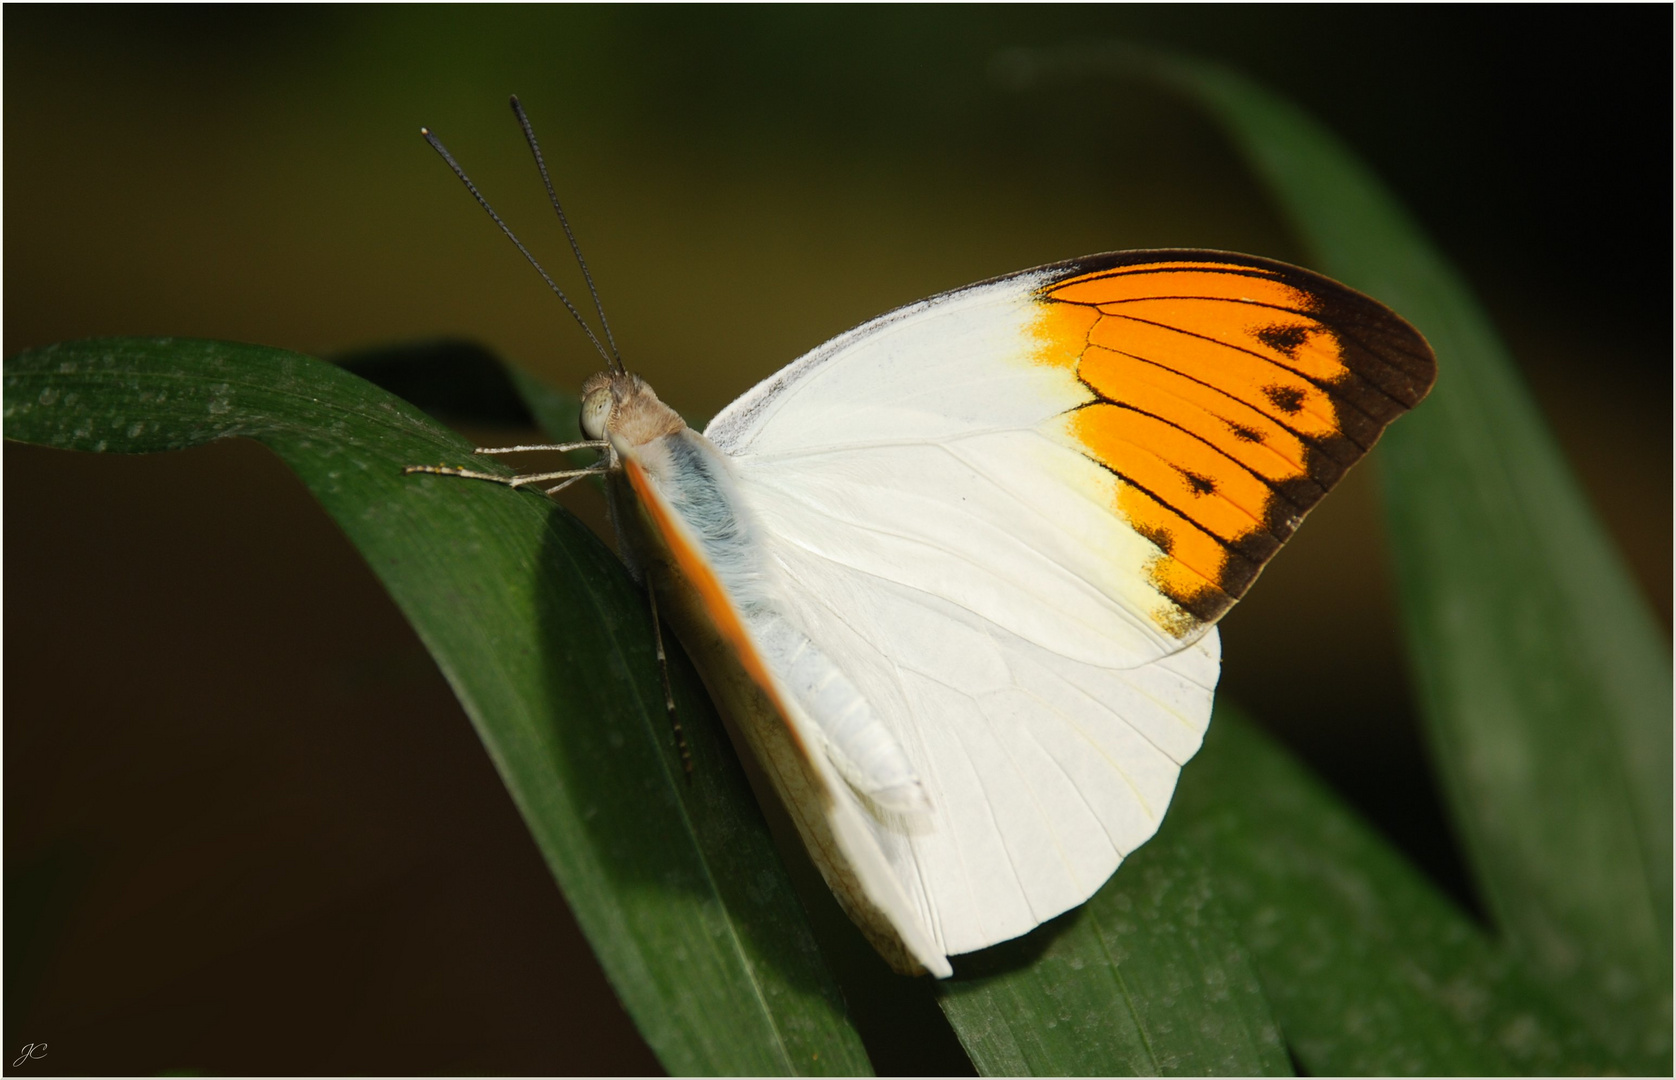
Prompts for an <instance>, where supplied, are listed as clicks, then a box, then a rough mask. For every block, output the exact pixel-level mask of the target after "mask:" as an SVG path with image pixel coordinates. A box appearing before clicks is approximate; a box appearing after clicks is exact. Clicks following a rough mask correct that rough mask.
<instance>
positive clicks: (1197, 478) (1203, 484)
mask: <svg viewBox="0 0 1676 1080" xmlns="http://www.w3.org/2000/svg"><path fill="white" fill-rule="evenodd" d="M1177 471H1178V472H1180V473H1181V476H1182V479H1184V480H1186V481H1187V486H1188V487H1189V488H1191V489H1193V494H1195V495H1213V494H1215V493H1216V481H1215V480H1212V479H1211V478H1210V477H1208V476H1203V475H1200V474H1199V473H1196V472H1194V471H1193V470H1192V469H1178V470H1177Z"/></svg>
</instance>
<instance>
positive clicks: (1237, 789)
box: [1119, 702, 1606, 1076]
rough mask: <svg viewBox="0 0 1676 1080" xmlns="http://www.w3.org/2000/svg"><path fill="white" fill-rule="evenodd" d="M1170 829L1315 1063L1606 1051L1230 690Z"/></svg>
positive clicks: (1318, 1069) (1535, 1066)
mask: <svg viewBox="0 0 1676 1080" xmlns="http://www.w3.org/2000/svg"><path fill="white" fill-rule="evenodd" d="M1155 842H1160V843H1161V842H1169V843H1178V844H1183V845H1190V846H1191V847H1192V848H1193V849H1194V850H1196V851H1198V852H1200V853H1201V854H1202V857H1203V858H1204V859H1205V861H1206V863H1207V864H1208V865H1209V866H1210V868H1211V873H1212V877H1213V880H1214V883H1215V895H1216V898H1217V900H1218V901H1219V902H1220V904H1221V905H1222V906H1223V907H1224V908H1225V909H1226V910H1227V911H1228V912H1229V913H1230V914H1231V915H1232V917H1233V920H1234V922H1235V924H1236V925H1237V926H1238V928H1239V932H1240V935H1241V938H1242V939H1243V941H1244V943H1245V945H1246V947H1247V948H1249V949H1250V950H1251V952H1252V954H1253V955H1254V956H1255V957H1256V961H1257V968H1258V971H1259V973H1260V975H1261V977H1262V983H1263V989H1264V990H1265V991H1266V993H1267V995H1268V1001H1269V1004H1270V1006H1271V1007H1272V1008H1273V1009H1274V1013H1275V1017H1276V1019H1277V1020H1278V1022H1279V1024H1280V1028H1281V1030H1282V1031H1283V1032H1285V1035H1286V1041H1287V1043H1288V1045H1289V1046H1290V1047H1291V1049H1292V1052H1293V1054H1294V1055H1295V1056H1296V1057H1297V1059H1298V1061H1299V1062H1300V1063H1302V1064H1303V1065H1304V1066H1305V1067H1306V1068H1307V1069H1308V1070H1309V1072H1311V1073H1312V1074H1315V1075H1321V1076H1330V1075H1334V1074H1346V1075H1373V1076H1378V1075H1444V1076H1447V1075H1467V1076H1470V1075H1497V1074H1506V1073H1537V1074H1542V1073H1554V1074H1567V1073H1579V1072H1597V1071H1600V1069H1601V1068H1602V1066H1603V1064H1604V1063H1605V1060H1606V1054H1605V1052H1604V1049H1603V1048H1602V1047H1601V1046H1599V1045H1598V1044H1597V1043H1595V1042H1594V1041H1593V1040H1592V1039H1590V1038H1589V1037H1588V1036H1587V1035H1585V1034H1584V1033H1583V1031H1582V1030H1581V1028H1580V1027H1579V1025H1578V1024H1577V1023H1576V1021H1575V1020H1574V1019H1572V1018H1571V1017H1569V1016H1568V1015H1567V1014H1566V1013H1565V1012H1563V1011H1562V1010H1560V1009H1559V1008H1558V1007H1557V1006H1556V1005H1555V1004H1554V1003H1553V1002H1552V1000H1551V999H1550V998H1549V995H1548V994H1547V993H1546V992H1545V991H1544V990H1543V989H1542V986H1541V984H1540V983H1538V982H1536V981H1535V980H1534V979H1533V978H1532V977H1531V976H1530V974H1529V972H1528V971H1525V970H1524V969H1523V968H1522V967H1521V965H1519V964H1518V962H1517V961H1516V960H1515V959H1514V958H1513V957H1512V956H1511V955H1509V954H1508V953H1507V952H1506V951H1505V950H1503V949H1500V948H1497V947H1496V946H1495V944H1494V943H1493V942H1491V941H1490V940H1489V938H1488V937H1486V936H1485V934H1484V933H1483V931H1481V930H1480V929H1479V928H1478V927H1477V926H1476V925H1474V924H1473V922H1472V921H1471V920H1470V919H1468V918H1467V917H1466V916H1465V915H1463V914H1462V913H1461V912H1460V911H1459V910H1458V909H1457V908H1456V907H1455V906H1454V905H1453V904H1451V903H1450V902H1449V901H1448V900H1447V899H1445V898H1444V897H1443V896H1442V895H1440V894H1439V893H1438V892H1437V890H1436V888H1435V887H1433V886H1432V885H1431V883H1430V882H1428V881H1427V880H1426V879H1425V877H1424V876H1423V875H1421V874H1420V873H1419V872H1418V871H1417V870H1415V869H1414V868H1413V866H1412V865H1411V864H1409V863H1408V862H1407V861H1406V860H1405V859H1403V857H1402V856H1401V855H1399V854H1398V853H1397V852H1396V851H1395V850H1393V849H1392V848H1391V847H1390V845H1389V844H1387V843H1386V842H1385V841H1384V840H1383V839H1382V838H1381V837H1379V835H1378V834H1377V833H1375V832H1374V831H1373V830H1372V829H1371V828H1369V827H1368V825H1367V824H1365V823H1364V822H1363V821H1361V820H1360V819H1359V818H1358V817H1357V816H1356V815H1355V814H1354V813H1352V812H1351V811H1349V810H1348V809H1346V808H1345V806H1344V803H1343V802H1342V800H1340V799H1339V798H1338V797H1337V796H1336V795H1334V794H1333V793H1332V792H1330V791H1328V790H1327V789H1326V788H1325V787H1324V786H1323V785H1322V784H1321V783H1320V782H1319V781H1317V780H1316V779H1314V778H1313V777H1312V776H1311V775H1310V774H1309V772H1308V770H1306V769H1304V768H1303V767H1302V766H1300V765H1299V764H1297V762H1296V761H1294V760H1293V759H1292V758H1291V756H1290V755H1289V754H1287V753H1286V752H1285V751H1284V750H1282V749H1281V748H1280V747H1279V746H1278V745H1277V744H1275V743H1274V742H1273V740H1272V739H1270V738H1269V737H1268V736H1266V735H1263V734H1262V733H1261V732H1260V731H1259V730H1258V729H1256V728H1255V727H1253V726H1252V725H1250V724H1249V723H1247V722H1246V721H1245V719H1244V718H1243V717H1242V716H1241V715H1240V714H1239V713H1238V712H1237V710H1235V709H1233V708H1231V707H1229V706H1228V705H1227V704H1226V703H1225V702H1222V703H1219V704H1218V706H1217V710H1216V715H1215V718H1214V719H1213V720H1212V722H1211V726H1210V733H1209V735H1208V736H1207V737H1206V739H1205V746H1204V749H1203V750H1201V751H1200V752H1199V755H1198V757H1196V758H1194V759H1193V762H1192V764H1191V765H1190V766H1189V767H1188V768H1187V769H1186V770H1184V771H1183V773H1182V782H1181V785H1180V786H1179V788H1178V789H1177V791H1176V797H1175V800H1174V802H1173V803H1172V805H1171V807H1170V814H1169V818H1168V820H1166V821H1165V823H1164V830H1163V831H1161V832H1160V835H1159V839H1158V841H1155ZM1119 876H1121V874H1120V875H1119Z"/></svg>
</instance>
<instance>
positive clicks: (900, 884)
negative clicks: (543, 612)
mask: <svg viewBox="0 0 1676 1080" xmlns="http://www.w3.org/2000/svg"><path fill="white" fill-rule="evenodd" d="M514 111H515V112H517V113H518V115H519V119H520V121H521V122H522V123H523V124H524V127H525V134H526V136H528V138H529V140H530V143H531V146H532V148H534V147H535V141H534V136H533V133H531V131H530V129H529V126H528V121H527V120H526V119H525V118H524V117H523V114H522V111H521V110H520V109H519V108H518V106H517V103H516V99H514ZM427 137H428V138H429V137H430V136H429V135H428V134H427ZM433 145H434V146H436V147H437V148H438V149H439V151H441V152H442V153H443V155H444V157H445V158H446V157H447V153H446V151H442V150H441V146H440V143H435V142H434V140H433ZM536 154H537V159H538V162H539V160H540V155H539V150H536ZM448 161H449V163H450V164H451V165H452V164H453V160H452V158H448ZM454 168H455V171H456V172H457V173H458V174H459V176H460V178H461V179H462V180H465V175H464V173H463V172H460V171H459V169H458V166H454ZM543 175H544V177H545V167H544V166H543ZM466 183H467V185H468V187H469V186H470V181H469V180H466ZM549 188H551V185H550V184H549ZM472 190H473V193H474V194H476V190H475V188H473V189H472ZM479 201H480V202H482V199H481V196H479ZM483 205H484V207H485V209H488V206H487V203H486V202H484V203H483ZM554 205H555V208H557V206H558V203H557V199H556V198H555V199H554ZM490 213H491V216H492V215H493V211H492V210H491V211H490ZM559 213H560V216H561V218H562V216H563V211H562V209H561V210H560V211H559ZM496 221H497V222H498V221H499V219H498V218H496ZM502 228H503V229H504V228H505V226H504V225H503V226H502ZM566 229H567V232H568V224H567V225H566ZM508 235H509V236H510V232H509V231H508ZM514 242H516V241H514ZM520 248H522V245H520ZM527 254H528V253H527V252H526V255H527ZM578 258H580V254H579V253H578ZM531 261H532V262H534V260H533V258H532V259H531ZM543 276H545V274H544V275H543ZM590 284H591V283H590ZM555 291H557V287H556V286H555ZM561 295H562V294H561ZM566 303H567V306H568V303H569V302H568V300H567V301H566ZM572 313H573V314H575V309H574V308H572ZM577 318H578V321H582V320H581V317H580V315H578V316H577ZM601 318H602V320H603V314H602V315H601ZM584 325H586V324H585V323H584ZM605 329H606V333H607V336H609V327H608V325H606V327H605ZM590 336H591V331H590ZM596 344H597V342H596ZM601 353H602V355H605V356H606V357H607V360H608V370H606V371H604V372H601V373H600V374H597V375H594V376H592V377H591V378H589V379H588V380H587V382H586V383H585V384H584V385H583V388H582V403H581V419H580V423H581V428H582V433H583V435H584V437H585V443H584V444H572V445H586V446H588V447H591V448H593V449H597V450H598V451H599V452H600V455H601V460H600V462H599V463H598V464H597V465H594V466H591V467H589V468H587V469H577V470H565V471H562V472H558V473H548V474H532V475H531V476H529V477H520V478H515V481H514V482H516V483H525V482H530V481H539V482H545V481H548V480H553V479H559V480H562V483H560V484H558V485H556V487H562V486H565V485H566V484H568V483H571V482H574V480H575V479H577V478H579V477H580V476H582V475H601V476H603V477H604V479H605V485H606V491H607V497H608V502H609V505H610V509H611V515H612V521H613V523H614V526H615V528H616V529H617V532H618V537H619V541H620V545H619V546H620V550H621V552H622V554H623V557H624V561H625V562H626V563H627V565H628V567H629V570H630V572H631V573H632V574H633V576H634V577H635V578H636V579H637V580H638V581H641V582H643V583H644V584H645V585H646V586H647V588H648V589H649V591H650V595H651V596H652V598H653V605H654V613H656V612H657V611H659V610H661V611H662V612H663V613H664V618H665V619H666V620H667V621H668V622H669V623H670V624H671V625H672V627H673V628H674V630H675V632H676V635H677V636H678V638H679V639H680V640H681V642H682V643H683V644H684V645H685V647H686V648H687V650H688V652H689V653H690V654H691V655H692V657H693V659H694V661H695V662H696V663H697V665H698V667H699V669H700V671H701V673H702V674H703V676H704V680H705V683H706V685H707V687H708V688H709V690H710V692H711V694H712V696H713V697H714V698H715V699H716V700H717V702H718V703H719V704H720V705H721V706H722V707H723V708H724V709H725V710H727V711H728V712H729V713H731V715H732V716H733V717H734V719H735V721H736V723H737V726H738V728H739V730H740V731H741V732H742V734H743V736H744V740H745V741H746V743H747V744H748V745H749V748H750V751H751V752H752V753H753V754H754V755H755V757H756V759H757V761H758V763H759V764H760V765H761V767H762V770H763V772H764V773H765V774H766V775H767V777H768V779H769V780H770V781H771V783H772V784H773V787H774V789H775V791H776V792H777V793H778V795H779V798H780V799H781V801H782V802H783V803H784V804H785V808H786V810H787V811H788V812H789V815H790V817H791V819H792V821H793V823H794V824H795V825H796V827H797V830H798V832H799V834H800V836H801V838H802V840H803V842H804V844H805V846H806V847H807V848H808V851H809V855H810V857H811V859H812V860H813V862H814V863H815V865H816V866H817V867H818V868H819V869H820V872H821V874H822V875H823V877H824V878H825V879H826V882H827V884H828V885H829V886H830V887H831V889H832V891H833V893H834V894H835V895H836V896H837V898H838V900H839V903H840V904H841V906H842V907H843V908H844V910H845V911H846V912H847V913H848V914H849V916H850V917H851V919H852V920H853V921H854V922H855V923H856V925H857V926H858V927H859V928H860V929H861V931H862V933H863V934H864V935H865V936H866V937H867V939H868V940H869V941H870V942H871V943H872V945H873V946H874V947H875V948H876V949H877V950H878V951H879V953H880V954H881V955H882V956H883V957H884V958H885V960H886V961H887V962H888V963H889V964H890V965H891V966H892V967H893V968H895V969H896V970H898V971H901V972H904V973H921V972H929V973H931V974H932V975H935V976H938V977H947V976H949V975H950V974H952V967H951V965H950V963H949V957H951V956H957V955H960V954H962V953H968V952H972V951H975V950H978V949H983V948H986V947H988V946H990V945H994V944H997V943H999V942H1002V941H1006V940H1009V939H1011V938H1014V937H1018V936H1019V935H1022V934H1024V933H1027V932H1029V931H1030V930H1031V929H1033V928H1034V927H1036V926H1038V925H1040V924H1041V923H1043V922H1045V921H1047V920H1048V919H1051V918H1053V917H1054V916H1056V915H1059V914H1061V913H1063V912H1065V911H1067V910H1069V909H1071V908H1073V907H1075V906H1077V905H1079V904H1081V903H1083V902H1084V901H1085V900H1087V899H1088V898H1089V897H1090V896H1092V895H1093V893H1094V892H1095V891H1096V890H1097V889H1099V888H1100V886H1101V885H1102V884H1104V882H1105V881H1106V880H1107V879H1108V878H1109V877H1110V876H1111V874H1112V873H1113V872H1114V871H1115V870H1116V869H1117V868H1118V865H1119V864H1120V863H1121V862H1122V861H1123V860H1124V858H1126V857H1127V856H1128V855H1129V854H1130V853H1131V852H1133V851H1134V850H1135V849H1136V848H1137V847H1139V846H1140V845H1141V844H1143V843H1144V842H1145V841H1146V840H1147V839H1149V838H1150V837H1151V836H1152V835H1153V834H1154V833H1155V832H1156V831H1157V829H1158V826H1159V824H1160V822H1161V821H1162V819H1163V816H1164V813H1165V810H1166V808H1167V807H1168V805H1169V802H1170V797H1171V794H1172V793H1173V791H1174V788H1175V784H1176V780H1177V777H1178V775H1179V773H1180V770H1181V768H1182V766H1183V765H1185V764H1186V763H1187V761H1188V759H1190V758H1191V757H1192V756H1193V754H1194V753H1195V752H1196V751H1197V750H1198V748H1199V746H1200V743H1201V741H1202V739H1203V737H1204V734H1205V729H1206V726H1207V724H1208V723H1209V720H1210V713H1211V703H1212V698H1213V694H1214V690H1215V687H1216V682H1217V676H1218V673H1219V671H1220V648H1219V643H1218V637H1217V632H1216V623H1217V621H1218V620H1219V619H1220V618H1221V617H1222V616H1223V615H1224V614H1225V613H1226V612H1227V611H1228V610H1229V608H1230V607H1232V606H1233V604H1234V603H1235V602H1236V601H1237V600H1239V599H1240V597H1242V596H1243V595H1244V594H1245V592H1246V590H1247V589H1249V588H1250V587H1251V585H1252V582H1253V581H1254V580H1255V579H1256V578H1257V576H1258V574H1259V573H1260V572H1261V571H1262V569H1263V566H1264V565H1265V564H1266V563H1267V562H1268V560H1269V559H1271V558H1272V557H1273V556H1274V554H1275V553H1276V552H1277V551H1278V550H1279V548H1280V546H1281V545H1282V544H1283V543H1285V541H1286V540H1287V538H1289V537H1290V536H1291V535H1292V533H1293V532H1294V531H1295V530H1296V528H1297V526H1298V523H1299V522H1300V521H1301V520H1302V518H1303V516H1304V515H1305V514H1306V513H1307V512H1308V511H1309V510H1310V509H1311V508H1312V507H1313V506H1315V505H1316V503H1318V502H1319V501H1320V500H1321V498H1322V497H1323V496H1325V495H1326V493H1327V492H1328V491H1329V490H1330V489H1331V488H1332V487H1333V485H1335V484H1336V483H1337V482H1338V481H1339V480H1340V479H1341V478H1342V477H1343V476H1344V473H1345V470H1346V469H1348V468H1349V467H1350V466H1351V465H1352V464H1354V463H1355V462H1356V461H1357V460H1358V459H1359V458H1360V457H1361V456H1362V455H1363V454H1365V453H1367V451H1368V450H1369V449H1370V448H1371V447H1372V446H1373V445H1374V443H1375V442H1376V441H1377V440H1378V439H1379V437H1380V434H1381V433H1382V432H1383V430H1384V429H1385V427H1386V425H1388V424H1390V423H1391V422H1392V421H1393V420H1395V419H1396V418H1397V417H1398V416H1400V415H1401V414H1402V413H1403V412H1405V411H1407V410H1408V409H1410V408H1412V407H1413V406H1414V405H1416V404H1417V403H1419V401H1420V400H1421V399H1422V398H1423V397H1425V395H1426V393H1427V391H1428V390H1429V389H1430V387H1431V385H1432V382H1433V380H1434V378H1435V374H1436V363H1435V360H1434V358H1433V355H1432V352H1431V350H1430V348H1429V347H1428V346H1427V344H1426V341H1425V339H1424V338H1423V337H1421V335H1420V334H1419V333H1418V332H1417V331H1416V330H1414V328H1413V327H1411V326H1409V325H1408V324H1407V323H1406V322H1404V321H1403V320H1402V319H1401V318H1399V317H1398V316H1397V315H1395V314H1393V313H1392V312H1391V311H1390V310H1389V309H1387V308H1386V307H1384V306H1383V305H1381V304H1380V303H1378V302H1377V301H1375V300H1372V299H1370V298H1368V297H1366V296H1363V295H1362V294H1360V293H1357V292H1354V291H1353V290H1351V289H1348V288H1346V287H1344V286H1342V285H1339V284H1337V283H1335V282H1333V281H1330V280H1328V279H1327V278H1325V277H1322V276H1320V275H1318V274H1315V273H1312V272H1311V271H1308V270H1304V269H1300V268H1298V267H1295V266H1289V265H1286V264H1284V263H1279V262H1274V261H1272V260H1268V259H1263V258H1258V257H1254V256H1248V255H1235V254H1229V253H1225V252H1214V251H1198V250H1167V251H1127V252H1116V253H1110V254H1102V255H1094V256H1089V257H1086V258H1080V259H1074V260H1071V261H1068V262H1062V263H1056V264H1053V265H1050V266H1041V267H1036V268H1034V269H1030V270H1024V271H1021V272H1018V273H1014V274H1008V275H1006V276H1003V277H999V278H994V279H991V280H989V281H984V282H980V283H978V284H975V285H969V286H967V287H965V288H961V289H955V290H953V291H951V292H946V293H942V294H940V295H937V296H934V297H931V298H930V299H927V300H922V301H920V302H918V303H915V304H910V305H908V306H906V307H903V308H899V309H897V310H896V311H892V312H890V313H888V314H885V315H881V316H879V317H878V318H875V319H872V320H870V321H868V322H866V323H863V324H862V325H860V326H858V327H856V328H855V329H853V330H851V331H849V332H848V333H845V334H842V335H840V336H839V337H837V338H834V339H833V340H832V341H829V342H827V343H826V344H824V345H822V346H820V347H819V348H817V349H815V350H813V351H812V352H810V353H808V354H807V355H805V356H803V357H801V358H800V359H798V360H795V361H793V362H792V363H791V364H790V365H788V366H787V367H785V368H783V369H782V370H780V371H779V372H777V373H776V374H774V375H772V376H770V377H769V378H768V379H766V380H764V381H763V382H761V383H759V384H758V385H757V386H755V387H753V388H752V389H750V390H749V391H747V392H746V393H745V394H744V395H743V396H741V397H740V398H738V399H737V400H736V401H734V402H733V404H731V405H729V406H728V407H727V408H725V409H724V410H723V411H722V412H721V413H719V414H718V415H717V416H716V417H715V418H714V419H713V420H712V421H711V422H710V423H709V425H708V426H707V427H706V428H705V429H704V431H703V432H702V433H700V432H697V431H694V430H692V429H691V428H690V427H688V426H687V424H686V423H685V422H684V421H683V420H682V419H681V417H680V416H679V415H678V414H677V413H676V412H675V411H674V410H672V409H670V408H669V407H668V406H666V405H664V404H663V403H662V402H661V401H660V400H659V399H658V397H657V395H656V393H655V392H654V391H653V390H652V388H651V387H650V386H649V385H648V384H647V383H646V382H645V381H644V380H643V379H641V378H640V377H639V376H637V375H634V374H632V373H630V372H629V371H627V369H626V367H624V366H623V365H622V363H621V360H620V358H618V357H616V355H615V352H614V349H613V351H611V352H607V351H606V350H605V349H604V348H601ZM416 471H430V472H447V473H453V474H456V475H470V476H481V477H483V478H485V479H501V478H500V477H498V476H494V475H491V474H488V473H478V472H473V471H471V470H464V469H447V468H424V469H419V470H416ZM556 487H555V490H556ZM660 647H661V638H660Z"/></svg>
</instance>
